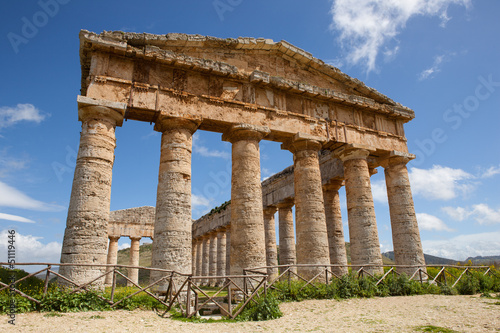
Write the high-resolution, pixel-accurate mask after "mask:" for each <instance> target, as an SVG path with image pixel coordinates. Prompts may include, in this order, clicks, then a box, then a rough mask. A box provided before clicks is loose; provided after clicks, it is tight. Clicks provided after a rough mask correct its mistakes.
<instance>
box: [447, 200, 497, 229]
mask: <svg viewBox="0 0 500 333" xmlns="http://www.w3.org/2000/svg"><path fill="white" fill-rule="evenodd" d="M443 211H444V212H445V213H446V214H448V215H449V216H450V217H451V218H452V219H454V220H456V221H463V220H466V219H468V218H473V219H474V220H475V221H476V222H478V223H479V224H486V225H487V224H497V223H500V209H493V208H491V207H489V206H488V205H487V204H477V205H473V206H472V208H464V207H443Z"/></svg>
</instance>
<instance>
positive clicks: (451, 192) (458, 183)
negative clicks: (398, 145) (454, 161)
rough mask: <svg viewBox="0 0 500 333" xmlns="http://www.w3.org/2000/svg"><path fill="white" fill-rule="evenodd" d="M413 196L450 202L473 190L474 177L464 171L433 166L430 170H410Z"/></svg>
mask: <svg viewBox="0 0 500 333" xmlns="http://www.w3.org/2000/svg"><path fill="white" fill-rule="evenodd" d="M409 176H410V182H411V185H412V191H413V194H414V195H421V196H423V197H425V198H427V199H430V200H434V199H437V200H451V199H454V198H456V197H457V196H458V195H459V194H465V193H467V192H469V191H471V190H472V189H473V188H474V185H475V184H474V183H473V182H472V181H473V180H474V179H475V177H474V176H473V175H471V174H469V173H467V172H465V171H464V170H461V169H452V168H448V167H443V166H440V165H434V166H433V167H432V168H431V169H418V168H411V169H410V174H409Z"/></svg>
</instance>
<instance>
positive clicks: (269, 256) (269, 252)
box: [264, 207, 278, 281]
mask: <svg viewBox="0 0 500 333" xmlns="http://www.w3.org/2000/svg"><path fill="white" fill-rule="evenodd" d="M276 211H277V207H268V208H267V209H265V210H264V231H265V238H266V265H267V266H276V265H278V248H277V246H276V222H275V221H274V214H275V213H276ZM267 274H268V275H269V281H273V280H274V279H275V278H277V277H278V269H277V268H268V269H267Z"/></svg>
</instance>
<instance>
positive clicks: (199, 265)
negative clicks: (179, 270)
mask: <svg viewBox="0 0 500 333" xmlns="http://www.w3.org/2000/svg"><path fill="white" fill-rule="evenodd" d="M193 275H194V276H203V239H202V238H198V239H197V240H196V274H195V273H193ZM196 282H199V281H196Z"/></svg>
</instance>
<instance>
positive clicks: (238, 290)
mask: <svg viewBox="0 0 500 333" xmlns="http://www.w3.org/2000/svg"><path fill="white" fill-rule="evenodd" d="M0 265H1V266H6V267H8V266H9V264H8V263H5V262H0ZM16 266H47V267H45V268H43V269H40V270H37V271H36V272H34V273H30V274H28V275H26V276H24V277H22V278H20V279H18V280H16V281H11V283H9V284H7V283H4V282H1V281H0V292H2V291H3V290H6V289H9V291H10V292H11V293H16V294H18V295H20V296H21V297H24V298H26V299H28V300H29V301H31V302H34V303H36V304H38V305H40V304H41V301H42V300H41V299H35V298H34V297H32V296H30V295H27V294H26V293H24V292H23V291H21V290H19V289H18V288H17V287H16V285H17V284H18V283H20V282H22V281H24V280H26V279H28V278H30V277H32V276H37V275H38V276H39V275H40V274H44V273H45V279H44V288H43V293H42V296H46V295H47V294H48V293H49V288H48V287H49V281H50V280H51V276H52V277H57V278H59V279H60V280H62V281H64V282H65V284H66V287H68V285H69V287H68V288H69V292H70V293H77V292H80V291H88V290H91V289H95V287H96V286H99V287H101V288H102V286H103V284H102V281H103V280H104V278H105V277H106V276H107V275H108V274H112V276H113V279H112V284H111V286H110V287H111V293H110V296H109V298H107V297H105V296H103V295H98V297H100V298H101V299H102V300H103V301H105V302H107V303H108V304H109V305H110V307H111V308H115V307H116V306H117V305H118V304H120V303H122V302H124V301H125V300H126V299H129V298H131V297H133V296H135V295H137V294H140V293H145V294H147V295H148V296H149V297H152V298H154V299H156V300H157V301H158V302H159V303H160V304H162V305H163V306H165V308H166V310H165V311H164V312H163V313H159V312H158V314H159V315H160V316H162V317H165V316H166V315H167V313H168V312H169V311H170V310H171V309H172V307H174V306H176V307H177V308H178V309H179V311H180V312H181V313H182V314H183V315H184V316H185V317H187V318H190V317H192V316H194V315H197V314H198V313H199V312H200V310H202V309H203V308H204V307H205V306H206V305H207V304H210V303H211V304H213V306H215V307H216V308H217V309H218V310H219V311H220V313H221V314H222V315H224V316H226V317H229V318H233V319H234V318H235V317H236V316H238V315H239V314H240V313H241V311H243V309H244V308H245V306H247V305H248V304H249V303H250V302H256V300H255V298H256V297H258V296H260V295H261V294H262V293H264V294H266V293H267V291H268V289H269V288H271V289H274V288H276V284H277V283H278V282H280V281H281V282H288V285H289V286H290V284H291V281H292V280H298V281H303V282H305V284H304V285H303V286H302V288H301V289H303V288H305V287H306V286H308V285H312V286H315V287H318V286H317V284H318V283H322V284H329V283H331V282H332V281H334V280H335V279H340V278H342V276H339V275H338V274H336V273H334V269H335V268H347V270H350V271H351V274H352V273H354V274H355V275H356V276H357V277H363V276H365V275H367V276H371V277H373V278H376V279H377V282H376V285H379V284H380V283H382V282H383V281H384V280H385V279H387V278H388V276H390V275H391V274H392V275H400V274H402V273H400V272H399V271H398V269H401V268H404V269H405V272H407V271H408V270H409V269H414V271H413V274H412V275H411V276H409V277H410V279H414V280H418V281H420V282H421V283H424V282H425V281H426V282H428V283H433V284H440V285H443V284H445V285H451V287H455V286H456V285H457V283H459V282H460V280H461V279H463V278H464V276H466V275H467V274H470V273H472V272H474V271H476V272H481V273H482V274H483V275H491V274H494V275H497V276H498V274H497V272H495V271H494V270H492V269H491V268H490V267H488V266H457V265H425V266H422V265H418V266H417V265H415V266H403V265H383V266H380V265H359V264H358V265H277V266H263V267H256V268H249V269H245V270H243V275H231V276H193V275H191V274H182V273H178V272H175V271H171V270H165V269H160V268H151V267H141V266H129V265H105V264H60V263H16ZM57 266H59V267H61V266H74V267H76V266H80V267H81V266H87V267H90V266H92V267H102V268H103V273H102V274H100V275H99V276H97V277H96V278H93V279H92V280H90V281H87V282H85V283H80V284H79V283H77V282H75V281H72V280H71V279H69V278H68V277H65V276H63V275H61V274H59V272H56V271H55V270H54V267H57ZM301 267H302V268H304V267H308V268H319V269H318V270H316V274H315V275H314V276H313V277H309V278H305V277H303V276H301V275H300V274H298V273H297V269H298V268H301ZM374 267H375V268H381V267H382V268H383V269H384V274H383V275H381V276H374V275H372V274H371V273H370V272H369V269H370V268H374ZM123 268H127V269H142V270H148V271H150V272H151V271H155V272H161V273H163V274H162V275H163V276H162V277H160V278H158V279H156V280H155V281H153V282H151V281H150V283H149V284H148V285H146V286H141V285H139V284H138V283H136V282H134V281H133V280H131V279H130V278H129V277H128V276H126V275H125V274H123V273H122V272H120V269H123ZM269 268H271V269H276V270H277V271H278V272H279V273H278V274H276V275H274V276H269V275H268V274H267V269H269ZM104 270H105V272H104ZM263 271H264V272H266V273H263ZM119 276H120V277H123V278H124V279H125V280H126V281H127V282H128V283H130V284H131V285H133V286H134V287H136V288H137V290H135V291H131V292H130V294H128V295H126V296H125V297H123V298H121V299H120V300H115V294H116V287H117V277H119ZM499 277H500V276H499ZM212 281H213V282H212ZM161 283H165V284H168V287H167V289H166V292H164V293H159V292H158V291H155V290H154V289H153V288H154V287H155V286H158V285H159V284H161ZM208 285H211V286H215V285H218V287H216V289H215V290H214V291H213V293H212V295H210V293H209V292H207V291H206V290H204V289H203V287H206V286H208ZM222 295H226V296H225V297H224V296H222ZM238 302H239V303H240V304H239V305H237V303H238Z"/></svg>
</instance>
